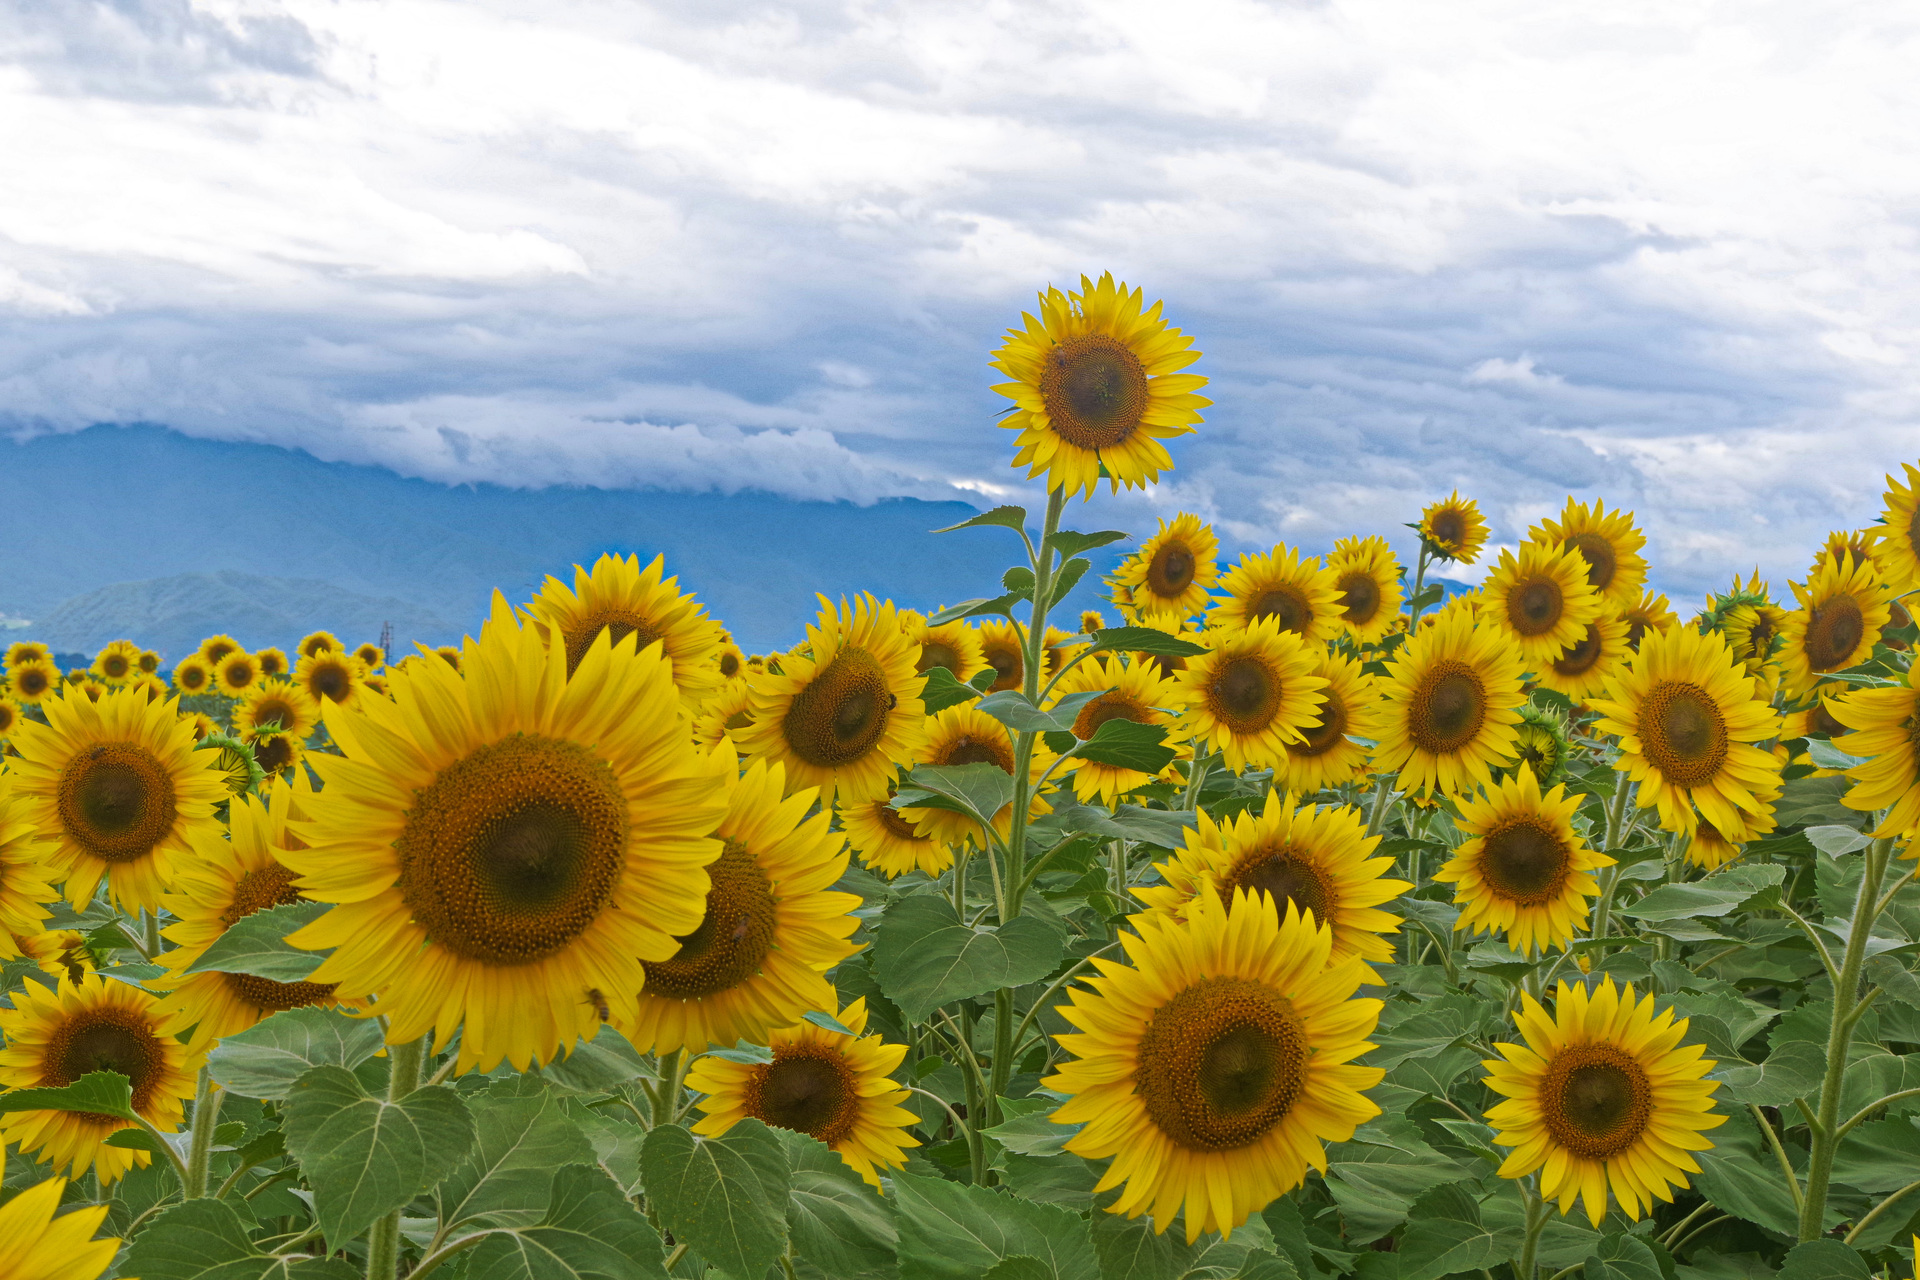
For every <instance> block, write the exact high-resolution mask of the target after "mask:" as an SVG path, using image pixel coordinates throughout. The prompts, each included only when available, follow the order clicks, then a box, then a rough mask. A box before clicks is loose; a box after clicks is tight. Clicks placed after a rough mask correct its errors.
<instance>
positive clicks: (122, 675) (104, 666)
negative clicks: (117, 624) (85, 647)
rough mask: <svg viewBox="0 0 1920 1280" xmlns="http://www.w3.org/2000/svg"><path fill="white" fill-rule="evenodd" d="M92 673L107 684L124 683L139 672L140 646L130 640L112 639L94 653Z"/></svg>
mask: <svg viewBox="0 0 1920 1280" xmlns="http://www.w3.org/2000/svg"><path fill="white" fill-rule="evenodd" d="M92 670H93V674H94V675H96V676H98V677H99V678H100V679H101V680H103V681H104V682H106V683H107V684H125V683H127V681H129V680H131V679H133V677H134V676H136V675H138V674H139V673H140V646H139V645H137V644H135V643H133V641H131V640H113V641H110V642H108V644H107V647H106V648H104V649H102V650H101V651H100V652H99V653H97V654H95V655H94V659H93V668H92Z"/></svg>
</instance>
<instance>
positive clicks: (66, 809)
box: [12, 689, 226, 910]
mask: <svg viewBox="0 0 1920 1280" xmlns="http://www.w3.org/2000/svg"><path fill="white" fill-rule="evenodd" d="M45 710H46V714H47V723H46V724H35V723H31V722H27V723H23V724H22V725H21V726H20V729H19V732H18V733H17V734H16V735H15V736H14V739H13V745H14V749H15V750H16V751H18V752H19V753H20V755H19V758H18V759H17V760H15V761H13V773H12V776H13V779H14V786H15V787H16V788H17V789H18V791H19V792H20V794H21V795H22V796H23V797H25V799H26V802H27V803H26V807H25V811H24V812H23V813H21V814H20V816H21V817H22V818H23V819H24V820H25V821H27V822H30V823H32V824H33V826H34V827H35V828H36V829H37V830H38V831H39V835H40V838H41V839H43V840H48V841H51V842H53V844H54V848H53V850H51V851H50V856H49V861H50V862H52V863H54V864H56V865H57V866H58V867H59V868H60V869H61V871H62V872H63V873H64V877H65V879H66V882H67V886H66V891H67V897H68V899H69V900H70V901H72V902H73V903H74V904H75V905H76V906H78V905H81V904H83V903H85V902H87V901H88V900H89V899H91V898H92V897H93V893H94V890H95V889H96V888H97V887H98V886H99V884H100V880H101V878H102V877H103V876H104V877H106V879H107V885H108V888H107V892H108V896H109V897H110V898H112V900H113V901H114V902H115V903H118V904H119V905H121V906H123V907H125V908H127V909H129V910H151V909H152V908H153V907H154V906H155V905H156V904H157V903H158V902H159V900H160V894H161V892H162V890H164V889H165V888H166V886H167V884H168V882H169V881H170V880H171V879H172V876H173V867H174V863H175V861H176V860H177V859H178V858H180V857H181V856H183V855H184V854H185V853H186V852H187V850H188V848H189V846H191V845H193V844H196V843H198V842H200V841H202V840H205V839H218V838H219V831H220V825H219V820H218V819H217V818H215V816H214V806H215V805H216V804H217V803H218V802H219V801H221V800H223V799H225V798H226V792H225V789H224V788H223V787H222V786H221V783H220V775H219V773H218V772H217V771H216V770H215V768H214V767H213V763H214V762H213V759H212V757H211V756H210V755H202V754H200V753H199V752H197V751H196V750H195V749H194V740H193V730H192V727H191V725H190V724H188V723H186V722H183V721H182V720H181V719H180V717H179V716H177V715H176V714H175V713H174V709H173V705H172V704H171V703H168V702H150V701H148V700H147V698H146V696H145V695H144V694H142V693H139V692H136V691H134V690H131V689H128V690H121V691H117V692H114V693H109V694H107V695H106V696H105V697H103V698H101V699H100V701H99V702H89V701H87V700H86V699H84V698H58V699H55V700H54V701H52V702H49V703H47V704H46V708H45Z"/></svg>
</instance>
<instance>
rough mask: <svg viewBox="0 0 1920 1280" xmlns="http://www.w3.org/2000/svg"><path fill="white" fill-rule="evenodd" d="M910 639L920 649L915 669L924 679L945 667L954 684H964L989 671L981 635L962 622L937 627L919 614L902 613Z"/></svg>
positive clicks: (945, 623)
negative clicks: (930, 624) (924, 676)
mask: <svg viewBox="0 0 1920 1280" xmlns="http://www.w3.org/2000/svg"><path fill="white" fill-rule="evenodd" d="M900 617H901V620H902V621H903V622H904V623H905V624H906V631H907V638H908V639H909V640H911V641H913V643H915V644H917V645H919V646H920V656H919V657H917V658H916V659H914V663H913V669H914V670H915V671H916V672H918V673H920V674H921V675H925V674H926V673H927V672H929V671H931V670H933V669H934V668H935V667H945V668H946V669H947V670H948V672H950V673H951V674H952V676H953V678H954V679H955V680H958V681H960V682H961V683H962V684H965V683H966V682H967V681H969V680H971V679H973V678H974V677H975V676H977V675H979V674H980V673H981V672H982V671H985V670H986V669H987V659H986V656H985V654H983V653H982V652H981V649H980V633H979V632H977V631H975V630H974V629H973V628H972V627H970V626H968V625H967V624H966V623H965V622H964V621H962V622H944V623H941V624H940V625H939V626H937V627H930V626H928V625H927V620H926V619H925V618H923V617H921V616H920V615H919V614H917V613H913V612H911V611H904V610H903V611H902V612H901V615H900Z"/></svg>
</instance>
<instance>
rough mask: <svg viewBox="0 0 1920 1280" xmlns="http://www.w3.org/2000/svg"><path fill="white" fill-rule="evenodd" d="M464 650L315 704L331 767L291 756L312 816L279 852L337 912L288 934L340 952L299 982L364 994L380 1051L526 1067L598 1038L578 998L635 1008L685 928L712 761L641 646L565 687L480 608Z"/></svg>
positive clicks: (532, 636) (500, 609)
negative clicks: (595, 996)
mask: <svg viewBox="0 0 1920 1280" xmlns="http://www.w3.org/2000/svg"><path fill="white" fill-rule="evenodd" d="M467 652H468V662H467V673H466V674H465V675H464V676H463V675H462V674H461V673H460V672H457V671H455V670H453V668H451V667H449V666H447V665H446V664H445V663H441V662H422V663H416V664H411V665H409V666H407V667H406V668H404V669H402V670H400V671H397V672H395V673H394V674H393V676H392V687H393V700H392V701H390V702H388V701H378V700H375V699H371V698H367V699H362V700H360V702H359V703H358V705H356V706H351V707H349V706H336V707H330V708H328V709H327V713H326V724H327V729H328V730H329V732H331V733H332V735H333V740H334V742H335V743H336V744H337V745H338V746H339V747H340V749H341V750H342V751H343V752H344V755H340V756H333V755H315V756H311V757H309V758H308V762H307V764H308V767H309V768H311V769H313V770H314V771H315V772H316V773H318V774H319V775H320V780H321V782H322V784H323V786H324V788H325V795H326V803H325V804H323V805H317V806H315V809H314V815H313V818H312V820H311V821H307V822H294V823H292V824H291V829H292V831H293V833H294V834H295V835H297V836H299V837H300V839H301V840H303V841H304V842H305V843H306V844H307V845H308V846H309V847H308V848H304V849H292V848H288V849H285V850H282V851H279V852H278V854H277V856H278V857H279V859H280V861H281V862H283V863H284V864H285V865H286V866H288V867H289V868H291V869H292V870H294V871H295V872H298V873H299V875H300V879H299V880H298V881H297V882H296V884H295V887H296V888H298V889H299V890H300V891H301V892H302V893H303V894H305V895H306V897H307V898H308V899H309V900H311V901H314V902H332V903H339V904H341V905H338V906H336V907H334V909H333V910H331V911H329V912H327V913H326V914H325V915H323V916H321V917H320V918H319V919H318V920H316V921H315V922H314V923H313V924H311V925H308V926H307V927H306V928H305V929H302V930H300V931H299V932H298V933H296V934H294V935H292V937H291V939H290V941H292V942H293V943H294V945H296V946H304V947H312V948H315V949H319V948H325V947H334V948H337V949H336V950H335V951H334V953H333V954H332V955H331V956H329V957H328V958H327V960H326V961H325V962H324V963H323V964H322V965H321V966H320V967H319V968H318V969H317V970H315V971H314V972H313V973H312V974H310V975H309V976H308V981H311V982H317V983H333V984H337V985H338V986H339V988H340V993H341V994H342V995H345V996H351V997H355V998H359V997H364V996H376V997H378V999H379V1002H380V1007H381V1010H382V1012H383V1013H384V1014H385V1015H386V1017H387V1018H388V1020H389V1032H388V1035H389V1038H390V1040H391V1041H392V1042H393V1043H395V1044H404V1043H406V1042H408V1041H412V1040H416V1039H418V1038H419V1037H420V1036H421V1035H423V1034H424V1033H426V1032H427V1031H429V1030H431V1031H433V1032H434V1042H435V1043H436V1044H448V1043H451V1041H452V1037H453V1033H454V1032H455V1030H456V1029H461V1028H464V1029H462V1030H461V1039H460V1058H459V1064H458V1069H460V1070H466V1069H469V1068H472V1067H475V1066H478V1067H479V1068H480V1069H481V1070H492V1069H493V1068H494V1067H495V1066H497V1065H498V1064H499V1062H500V1061H501V1059H503V1058H505V1059H507V1060H509V1061H511V1062H512V1063H513V1065H514V1066H515V1067H516V1068H517V1069H519V1070H525V1069H526V1068H527V1066H528V1064H530V1063H532V1062H533V1061H535V1060H541V1061H546V1060H550V1059H551V1058H552V1057H553V1055H554V1054H555V1053H557V1052H558V1051H559V1050H560V1049H561V1048H562V1047H563V1046H568V1045H571V1044H572V1043H573V1042H574V1041H575V1040H576V1039H577V1038H579V1037H581V1036H590V1035H592V1034H593V1033H594V1031H595V1029H596V1026H597V1013H596V1010H595V1008H594V1006H593V1005H592V1003H591V1002H590V1001H589V998H588V993H589V992H592V991H599V992H600V993H601V994H602V996H603V997H604V999H605V1001H606V1002H607V1003H608V1004H609V1005H623V1004H625V1003H627V1002H629V1001H631V1000H632V998H633V997H634V995H635V994H637V993H638V992H639V990H640V987H641V985H642V983H643V982H644V981H645V978H646V974H645V970H644V969H643V968H642V967H641V962H642V961H647V960H666V959H669V958H671V957H672V956H673V954H674V952H675V951H676V950H678V948H679V942H678V939H679V938H682V937H685V936H687V935H689V934H691V933H693V932H694V931H695V930H696V929H697V928H699V926H700V919H701V912H702V910H703V908H704V906H705V902H706V894H707V890H708V889H709V888H710V887H711V884H710V881H709V879H708V876H707V871H706V867H707V865H708V864H709V863H711V862H712V861H713V860H714V859H715V858H717V857H719V856H720V853H721V851H722V847H723V846H722V843H721V842H720V841H719V840H716V839H713V838H712V832H713V830H714V828H715V826H717V825H718V824H719V822H720V819H721V817H722V816H723V815H724V813H725V812H726V794H725V790H726V779H725V777H724V775H723V774H722V773H721V772H720V768H719V766H720V765H724V763H726V762H724V761H716V760H714V759H713V758H710V757H707V756H705V755H704V754H702V753H701V752H699V751H698V750H696V749H695V747H694V745H693V742H692V741H691V739H690V738H689V736H688V734H687V730H686V725H685V722H684V721H683V720H681V718H680V716H679V711H678V708H679V698H678V693H677V691H676V690H675V688H674V685H673V678H672V673H671V671H670V670H669V668H668V664H667V659H666V658H665V656H664V655H663V654H662V653H661V652H660V651H659V650H658V649H652V648H649V649H648V650H646V651H645V652H643V653H639V654H635V653H634V652H633V650H632V649H631V647H629V646H626V645H622V646H621V647H620V648H618V649H615V648H614V647H613V646H612V644H611V643H610V640H608V639H601V640H596V641H595V642H594V644H593V647H592V648H590V649H589V650H588V651H587V655H586V657H585V658H583V659H582V660H581V663H580V666H579V668H578V669H577V670H576V671H575V672H574V673H573V675H572V676H571V677H569V675H568V673H567V664H566V654H565V652H564V651H563V650H562V649H561V648H560V647H559V646H555V645H548V644H547V642H546V641H545V639H544V638H543V637H542V636H541V635H540V633H539V631H538V629H537V628H536V627H535V626H534V625H533V624H532V623H531V622H528V623H526V624H525V625H522V623H521V621H520V620H519V619H518V618H516V617H515V616H514V613H513V611H512V609H511V608H509V607H508V605H507V603H506V601H505V599H504V598H502V597H501V596H499V595H498V594H496V595H495V596H494V611H493V616H492V618H490V619H489V620H488V622H487V623H486V625H485V626H484V627H483V628H482V629H481V634H480V639H479V640H478V641H477V642H474V641H469V642H468V651H467ZM342 656H345V655H342ZM348 660H349V661H357V660H356V659H352V658H348Z"/></svg>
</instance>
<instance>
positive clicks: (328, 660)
mask: <svg viewBox="0 0 1920 1280" xmlns="http://www.w3.org/2000/svg"><path fill="white" fill-rule="evenodd" d="M366 682H367V668H366V666H365V665H364V664H362V663H361V661H360V659H358V658H356V657H354V656H353V655H352V654H350V653H344V652H342V651H341V650H339V649H321V650H319V651H318V652H315V653H311V654H308V655H307V656H306V657H304V658H302V659H300V665H299V666H297V667H295V668H294V669H293V683H294V684H295V685H296V686H298V687H299V688H300V689H301V691H302V692H304V693H305V694H306V695H307V696H308V697H309V698H311V699H313V701H314V702H315V703H316V704H318V705H319V706H320V707H321V708H322V709H323V710H324V709H329V708H330V707H333V706H340V707H351V706H353V705H354V704H355V702H357V701H358V700H359V697H360V690H361V688H362V687H363V686H364V685H365V684H366Z"/></svg>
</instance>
